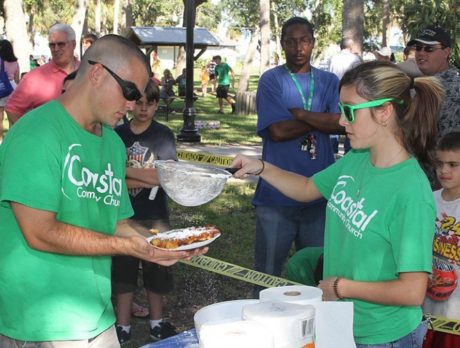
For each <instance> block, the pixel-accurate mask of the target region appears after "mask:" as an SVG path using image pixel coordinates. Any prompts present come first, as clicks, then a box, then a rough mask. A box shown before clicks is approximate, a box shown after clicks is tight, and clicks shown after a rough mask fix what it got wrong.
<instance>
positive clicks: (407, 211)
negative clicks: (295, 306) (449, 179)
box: [233, 61, 443, 348]
mask: <svg viewBox="0 0 460 348" xmlns="http://www.w3.org/2000/svg"><path fill="white" fill-rule="evenodd" d="M442 98H443V90H442V87H441V85H440V84H439V83H438V82H437V80H436V79H434V78H431V77H420V78H416V79H415V80H414V79H412V78H411V77H409V76H408V75H406V74H405V73H404V72H403V71H402V70H400V69H399V68H398V67H396V66H395V65H393V64H391V63H388V62H378V61H372V62H368V63H364V64H361V65H359V66H357V67H356V68H354V69H352V70H350V71H348V72H347V73H346V74H345V75H344V76H343V78H342V80H341V82H340V104H339V107H340V110H341V113H342V115H341V118H340V121H339V123H340V125H341V126H343V127H344V131H345V133H346V134H347V137H348V138H349V140H350V143H351V146H352V148H353V150H352V151H351V152H349V153H348V154H346V155H345V156H344V157H343V158H342V159H340V160H338V161H337V162H336V163H335V164H333V165H331V166H330V167H328V168H326V169H325V170H323V171H321V172H319V173H317V174H315V175H314V176H313V177H312V178H307V177H304V176H301V175H298V174H294V173H291V172H288V171H284V170H282V169H279V168H277V167H275V166H273V165H271V164H269V163H267V162H264V161H262V160H257V159H251V158H248V157H245V156H241V155H239V156H237V157H236V158H235V160H234V161H233V166H234V167H240V168H241V169H240V170H239V171H237V172H236V173H235V174H234V175H235V176H236V177H244V176H246V175H248V174H256V175H260V176H261V177H262V178H263V179H264V180H266V181H267V182H268V183H270V184H271V185H273V186H274V187H276V188H277V189H278V190H280V191H281V192H282V193H283V194H285V195H286V196H288V197H290V198H293V199H296V200H298V201H302V202H308V201H312V200H315V199H318V198H320V197H322V196H323V197H325V198H326V199H327V200H328V204H327V213H326V227H325V241H324V270H323V280H322V281H320V284H319V288H320V289H321V290H322V291H323V299H324V300H326V301H336V300H342V301H352V302H353V304H354V320H353V322H354V323H353V324H354V337H355V341H356V343H357V347H358V348H361V347H389V344H393V345H392V346H398V347H406V348H420V347H421V346H422V342H423V337H424V335H425V333H426V329H427V323H426V321H424V320H422V311H421V306H420V305H421V304H422V302H423V299H424V295H425V291H426V287H427V281H428V274H429V273H430V272H431V258H432V253H431V246H432V241H433V234H434V229H433V222H434V219H435V206H434V201H433V197H432V192H431V188H430V185H429V182H428V180H427V178H426V175H425V174H424V172H423V169H422V167H421V165H420V164H422V165H429V164H430V163H431V162H432V159H433V153H434V147H435V144H436V136H437V135H436V121H437V112H438V110H439V107H440V105H441V102H442ZM419 163H420V164H419Z"/></svg>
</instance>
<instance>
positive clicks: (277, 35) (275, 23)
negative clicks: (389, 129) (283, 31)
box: [272, 3, 281, 65]
mask: <svg viewBox="0 0 460 348" xmlns="http://www.w3.org/2000/svg"><path fill="white" fill-rule="evenodd" d="M272 4H273V6H272V15H273V26H274V27H275V34H274V35H273V36H274V40H275V43H276V48H275V53H274V56H275V57H274V65H278V64H279V61H280V58H281V41H280V25H279V20H278V14H277V12H276V8H275V4H274V3H272Z"/></svg>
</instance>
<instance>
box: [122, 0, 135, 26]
mask: <svg viewBox="0 0 460 348" xmlns="http://www.w3.org/2000/svg"><path fill="white" fill-rule="evenodd" d="M123 18H124V23H123V27H124V28H125V29H127V28H131V27H132V26H134V18H133V5H132V4H131V0H125V1H124V4H123Z"/></svg>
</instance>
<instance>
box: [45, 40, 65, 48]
mask: <svg viewBox="0 0 460 348" xmlns="http://www.w3.org/2000/svg"><path fill="white" fill-rule="evenodd" d="M68 42H69V41H60V42H49V43H48V47H49V48H55V47H57V48H64V46H65V45H67V43H68Z"/></svg>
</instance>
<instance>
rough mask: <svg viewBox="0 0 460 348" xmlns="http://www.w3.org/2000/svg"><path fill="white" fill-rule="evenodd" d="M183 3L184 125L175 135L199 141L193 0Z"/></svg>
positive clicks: (182, 139) (179, 138)
mask: <svg viewBox="0 0 460 348" xmlns="http://www.w3.org/2000/svg"><path fill="white" fill-rule="evenodd" d="M184 3H185V19H186V21H187V23H186V24H187V26H186V34H187V37H186V42H185V54H186V61H185V68H186V72H185V77H186V81H187V82H186V85H185V108H184V113H183V119H184V125H183V126H182V129H181V130H180V133H179V134H178V135H177V141H183V142H193V143H195V142H200V141H201V135H200V134H199V133H198V130H197V129H196V128H195V116H196V111H195V108H194V107H193V56H194V51H195V50H194V44H193V30H194V27H195V11H196V8H195V0H186V1H184Z"/></svg>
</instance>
